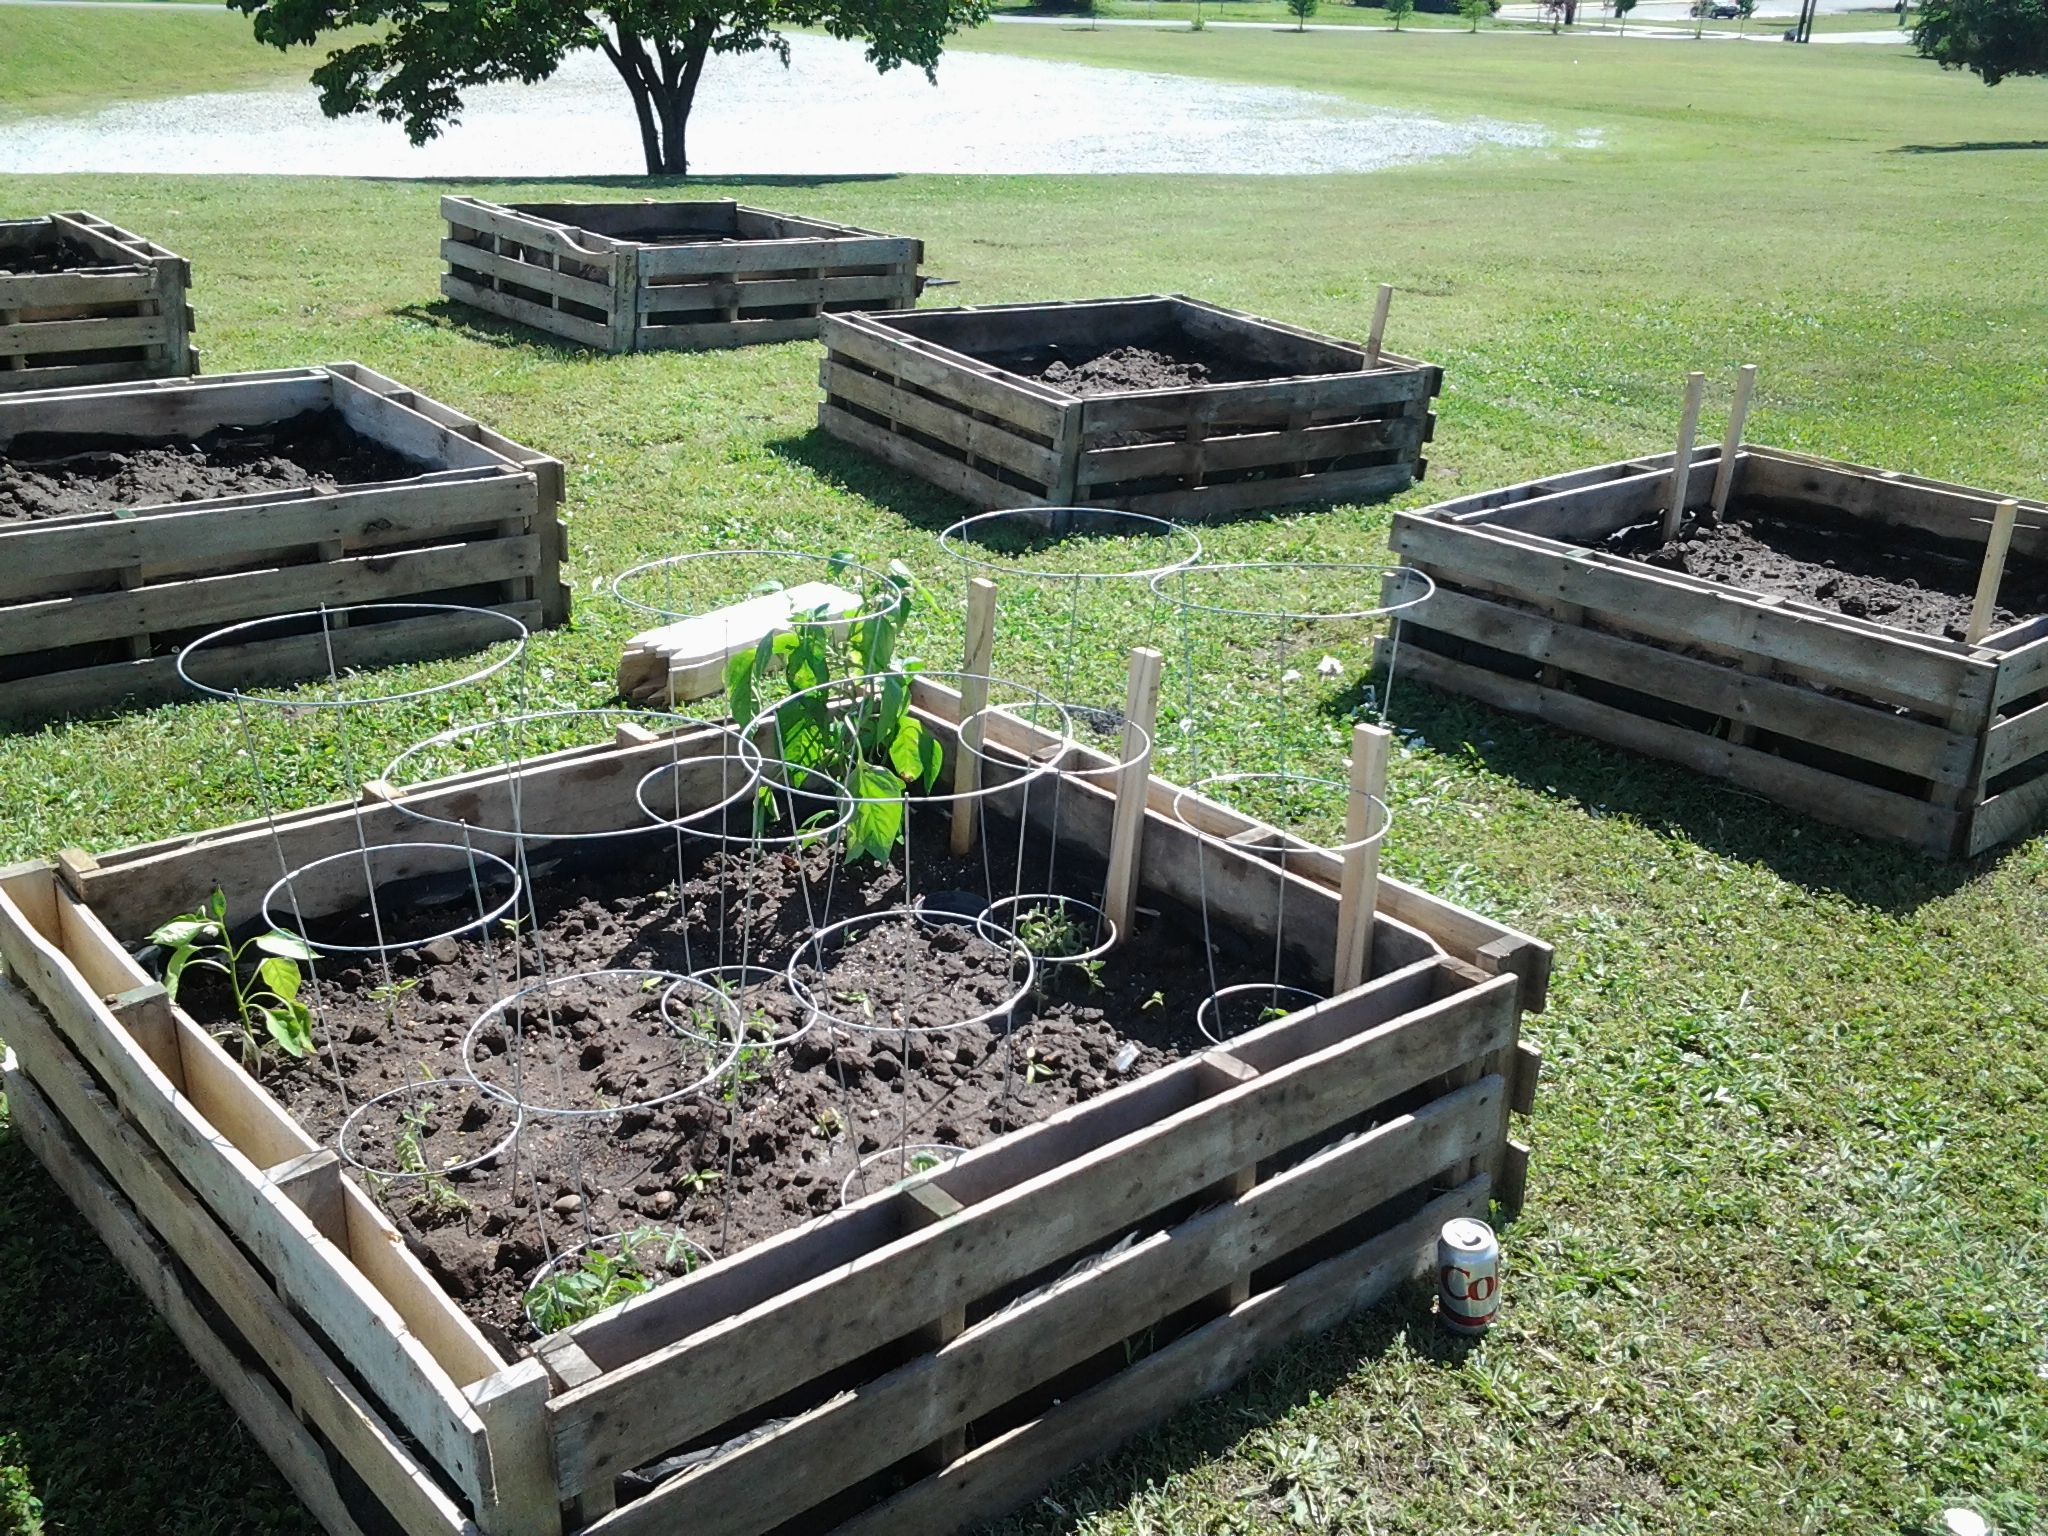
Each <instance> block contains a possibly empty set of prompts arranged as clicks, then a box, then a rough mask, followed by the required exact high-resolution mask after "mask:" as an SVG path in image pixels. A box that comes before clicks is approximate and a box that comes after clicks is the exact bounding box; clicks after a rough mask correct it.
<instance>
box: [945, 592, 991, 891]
mask: <svg viewBox="0 0 2048 1536" xmlns="http://www.w3.org/2000/svg"><path fill="white" fill-rule="evenodd" d="M995 646H996V584H995V583H994V582H992V581H990V580H989V579H988V578H987V577H986V576H977V577H975V578H974V579H973V580H972V581H970V582H968V583H967V649H966V652H965V654H964V655H963V656H962V657H961V661H960V671H961V674H962V675H961V678H960V722H961V726H960V745H959V748H958V750H957V751H955V753H954V754H953V793H954V794H956V795H972V794H973V793H974V791H975V790H976V789H978V788H980V787H981V759H980V757H979V756H977V755H976V754H977V753H978V752H979V751H980V750H981V735H982V731H981V723H980V722H979V721H976V722H975V723H974V724H973V725H972V726H971V727H970V726H969V725H968V724H967V722H968V721H969V720H970V719H971V718H972V717H973V716H975V715H978V714H980V713H981V712H982V711H983V710H984V709H986V708H988V669H989V661H990V658H991V657H992V656H993V655H994V653H995ZM970 745H971V746H972V748H973V750H972V751H970V750H969V747H970ZM977 808H978V807H977V803H976V802H975V801H974V800H971V799H968V800H955V801H954V802H953V840H952V849H953V857H955V858H956V859H957V858H959V857H960V856H961V855H962V854H964V853H966V852H967V851H968V850H969V849H971V848H972V847H973V846H974V821H975V816H974V813H975V811H976V809H977Z"/></svg>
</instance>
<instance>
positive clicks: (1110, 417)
mask: <svg viewBox="0 0 2048 1536" xmlns="http://www.w3.org/2000/svg"><path fill="white" fill-rule="evenodd" d="M1428 396H1429V389H1428V378H1427V375H1426V374H1425V373H1424V371H1422V370H1420V369H1414V370H1411V369H1394V370H1383V371H1381V372H1377V373H1337V374H1318V375H1315V376H1313V377H1310V378H1305V379H1274V380H1270V381H1267V382H1263V383H1251V384H1198V385H1195V386H1193V387H1191V388H1187V389H1155V390H1143V391H1138V392H1134V393H1132V394H1127V395H1124V394H1118V395H1093V396H1090V397H1089V398H1088V399H1086V400H1084V401H1083V402H1082V406H1081V421H1082V441H1083V443H1084V444H1086V445H1093V444H1096V443H1099V442H1100V441H1101V440H1102V438H1103V437H1105V436H1107V435H1108V434H1110V433H1116V432H1159V431H1167V430H1171V429H1172V428H1175V427H1181V426H1185V425H1187V424H1188V423H1189V422H1191V421H1199V422H1209V423H1228V422H1237V423H1253V422H1266V421H1270V422H1273V423H1275V424H1276V425H1277V424H1280V423H1282V422H1285V421H1286V419H1287V417H1288V415H1289V414H1290V413H1291V412H1293V411H1295V410H1298V409H1301V408H1302V407H1308V408H1310V409H1314V410H1323V411H1331V412H1338V411H1346V412H1349V411H1362V410H1367V409H1370V408H1372V407H1375V406H1392V405H1405V404H1407V403H1409V402H1410V401H1414V400H1422V399H1427V398H1428Z"/></svg>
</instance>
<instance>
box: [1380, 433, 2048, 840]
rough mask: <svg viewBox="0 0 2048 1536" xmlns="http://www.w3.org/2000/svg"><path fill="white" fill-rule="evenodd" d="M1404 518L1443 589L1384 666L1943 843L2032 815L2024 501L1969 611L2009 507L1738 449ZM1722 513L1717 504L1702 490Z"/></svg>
mask: <svg viewBox="0 0 2048 1536" xmlns="http://www.w3.org/2000/svg"><path fill="white" fill-rule="evenodd" d="M1673 478H1674V477H1673V456H1672V455H1671V454H1664V455H1660V456H1655V457H1651V458H1646V459H1635V460H1630V461H1628V462H1625V463H1618V464H1606V465H1601V466H1599V467H1597V468H1593V469H1586V470H1579V471H1575V472H1573V473H1570V474H1565V475H1558V476H1553V477H1550V478H1547V479H1543V480H1532V481H1529V482H1527V483H1525V484H1522V485H1516V486H1511V487H1509V488H1507V489H1505V490H1499V491H1489V492H1486V493H1484V494H1481V495H1476V496H1467V497H1462V498H1460V499H1459V500H1457V501H1451V502H1445V503H1443V504H1442V505H1440V506H1436V507H1431V508H1429V509H1427V510H1426V511H1422V512H1417V513H1402V514H1397V515H1396V517H1395V519H1394V531H1393V547H1394V550H1395V552H1396V553H1397V554H1398V556H1399V557H1400V558H1401V559H1402V560H1403V561H1404V562H1406V563H1407V564H1408V565H1409V566H1412V567H1414V568H1415V569H1417V570H1419V571H1422V572H1425V573H1427V574H1428V576H1429V577H1430V578H1431V579H1433V580H1434V581H1435V582H1436V584H1437V593H1436V595H1435V596H1434V597H1432V598H1431V599H1430V600H1429V601H1428V603H1427V604H1425V605H1424V606H1423V607H1421V608H1419V609H1417V610H1416V611H1415V613H1414V614H1413V615H1412V616H1411V617H1410V618H1409V620H1408V622H1407V624H1406V625H1405V627H1404V631H1403V634H1402V640H1403V642H1404V649H1403V651H1402V653H1401V658H1400V664H1401V666H1402V668H1403V669H1404V675H1405V674H1406V673H1407V672H1409V671H1410V670H1411V669H1412V673H1413V675H1414V676H1417V677H1419V678H1421V679H1423V680H1424V681H1426V682H1431V683H1434V684H1436V685H1437V686H1439V687H1442V688H1446V689H1449V690H1451V691H1453V692H1457V693H1464V694H1469V695H1471V696H1472V697H1474V698H1477V699H1481V700H1483V701H1485V702H1486V703H1489V704H1492V705H1495V706H1496V707H1498V708H1502V709H1507V710H1512V711H1514V712H1516V713H1518V714H1524V715H1530V716H1534V717H1536V718H1538V719H1542V720H1547V721H1550V722H1551V723H1553V724H1555V725H1560V726H1563V727H1565V728H1567V729H1569V730H1575V731H1580V732H1583V733H1584V734H1586V735H1589V736H1596V737H1599V738H1600V739H1601V740H1603V741H1609V742H1613V743H1614V744H1616V745H1617V746H1625V747H1630V748H1633V749H1635V750H1636V751H1639V752H1644V753H1647V754H1649V755H1650V756H1653V757H1661V758H1666V759H1668V760H1670V761H1673V762H1678V763H1683V764H1686V765H1687V766H1689V767H1692V768H1696V769H1698V770H1699V771H1701V772H1703V773H1709V774H1712V775H1714V776H1715V777H1717V778H1725V779H1728V780H1730V781H1732V782H1733V783H1735V784H1738V785H1740V786H1741V787H1743V788H1744V789H1748V790H1752V791H1754V792H1755V793H1757V794H1760V795H1763V796H1765V797H1767V798H1769V799H1772V800H1776V801H1778V802H1779V803H1781V804H1784V805H1788V806H1791V807H1792V808H1794V809H1795V810H1800V811H1804V812H1806V813H1807V814H1809V815H1812V816H1817V817H1819V818H1821V819H1822V820H1825V821H1831V822H1836V823H1839V824H1840V825H1842V826H1846V827H1851V828H1854V829H1855V830H1857V831H1859V832H1863V833H1866V834H1869V835H1871V836H1874V837H1880V838H1886V839H1890V840H1893V841H1897V842H1904V843H1910V844H1912V845H1914V846H1916V847H1919V848H1924V849H1926V850H1927V851H1929V852H1931V853H1935V854H1940V855H1964V854H1974V853H1980V852H1982V851H1984V850H1985V849H1988V848H1991V847H1994V846H1996V845H1997V844H1999V843H2002V842H2005V841H2006V840H2008V839H2010V838H2012V837H2015V836H2017V835H2018V834H2020V833H2022V832H2024V831H2026V830H2027V829H2028V828H2029V827H2031V826H2032V825H2033V824H2034V823H2035V821H2036V820H2037V819H2038V818H2039V816H2040V814H2041V812H2042V810H2043V809H2044V808H2048V508H2044V507H2043V506H2042V505H2041V504H2040V503H2038V502H2026V503H2022V504H2021V506H2020V508H2019V516H2018V519H2017V521H2018V528H2017V531H2016V532H2015V533H2014V534H2013V536H2012V543H2011V555H2010V559H2009V562H2008V564H2007V565H2006V567H2005V571H2004V577H2003V581H2002V583H2001V584H2000V587H1999V592H2000V600H1999V606H1998V607H1997V608H1996V610H1995V611H1994V617H1993V618H1992V621H1991V622H1990V624H1989V625H1988V626H1987V628H1986V631H1985V632H1984V633H1983V634H1982V635H1981V637H1980V638H1979V639H1978V640H1976V641H1975V642H1974V643H1972V642H1971V641H1970V640H1968V639H1966V638H1964V636H1965V635H1966V634H1967V633H1968V624H1969V616H1970V613H1971V609H1972V606H1973V599H1974V596H1975V593H1976V590H1977V586H1978V583H1979V578H1980V575H1981V574H1982V567H1983V566H1984V563H1985V555H1986V547H1987V541H1988V539H1989V535H1990V531H1991V526H1992V519H1993V514H1994V512H1995V510H1996V509H1997V507H1998V505H1999V503H2000V501H2001V500H2002V499H2003V498H2001V497H1999V496H1997V495H1994V494H1993V493H1991V492H1988V491H1981V490H1973V489H1971V488H1969V487H1967V486H1960V485H1949V484H1944V483H1942V482H1939V481H1933V480H1923V479H1918V478H1916V477H1913V476H1910V475H1902V474H1895V473H1892V472H1889V471H1884V470H1877V469H1870V468H1867V467H1865V466H1862V465H1858V464H1845V463H1840V462H1837V461H1834V460H1830V459H1820V458H1812V457H1808V456H1806V455H1802V454H1796V453H1788V452H1785V451H1783V450H1781V449H1776V448H1764V447H1757V446H1753V445H1745V446H1743V447H1742V448H1741V449H1740V450H1739V451H1738V452H1737V453H1736V454H1735V455H1734V457H1733V459H1732V461H1731V462H1730V464H1729V465H1728V467H1727V473H1726V475H1725V476H1724V475H1723V473H1722V464H1721V452H1720V450H1718V449H1701V450H1698V451H1697V452H1696V453H1695V454H1694V456H1693V459H1692V461H1691V467H1690V469H1689V471H1688V474H1687V477H1686V481H1685V484H1686V489H1685V492H1684V494H1683V508H1684V521H1683V523H1682V525H1681V526H1680V528H1679V530H1678V536H1677V537H1676V538H1674V539H1667V538H1666V537H1665V528H1664V514H1665V512H1666V510H1667V509H1668V508H1669V507H1670V506H1671V504H1672V499H1673ZM1717 503H1721V504H1724V510H1723V512H1722V513H1721V514H1719V515H1716V514H1715V512H1714V507H1715V505H1716V504H1717Z"/></svg>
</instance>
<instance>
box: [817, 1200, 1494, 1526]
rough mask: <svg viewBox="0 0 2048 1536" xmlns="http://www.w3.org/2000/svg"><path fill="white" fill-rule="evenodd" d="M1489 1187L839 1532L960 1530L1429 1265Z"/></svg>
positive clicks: (1238, 1311) (1164, 1353)
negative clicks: (1446, 1232) (1447, 1233)
mask: <svg viewBox="0 0 2048 1536" xmlns="http://www.w3.org/2000/svg"><path fill="white" fill-rule="evenodd" d="M1489 1192H1490V1184H1489V1182H1488V1180H1487V1178H1486V1176H1485V1175H1483V1174H1482V1175H1481V1176H1479V1177H1478V1178H1475V1179H1471V1180H1468V1181H1467V1182H1466V1183H1464V1184H1462V1185H1460V1186H1459V1187H1458V1188H1457V1189H1455V1190H1453V1191H1451V1192H1450V1193H1449V1194H1446V1195H1443V1196H1441V1197H1439V1198H1438V1199H1436V1200H1434V1201H1432V1202H1431V1203H1430V1204H1429V1205H1427V1206H1425V1207H1424V1208H1423V1209H1422V1210H1421V1211H1419V1212H1417V1213H1416V1214H1415V1215H1414V1216H1413V1217H1411V1218H1410V1219H1409V1220H1407V1221H1404V1222H1402V1223H1401V1224H1400V1225H1399V1226H1398V1227H1395V1228H1394V1229H1393V1230H1391V1231H1389V1232H1386V1233H1384V1234H1382V1235H1381V1236H1378V1237H1375V1238H1372V1239H1370V1240H1369V1241H1367V1242H1364V1243H1361V1244H1360V1245H1359V1246H1357V1247H1356V1248H1352V1249H1350V1250H1348V1251H1346V1252H1345V1253H1342V1254H1339V1255H1338V1256H1337V1257H1335V1258H1332V1259H1328V1260H1326V1261H1324V1262H1323V1263H1321V1264H1318V1265H1316V1266H1315V1267H1314V1268H1312V1269H1308V1270H1304V1271H1303V1272H1302V1273H1301V1274H1299V1275H1296V1276H1294V1277H1293V1278H1292V1279H1289V1280H1286V1281H1284V1282H1282V1283H1281V1284H1280V1285H1278V1286H1275V1287H1273V1288H1272V1289H1271V1290H1267V1291H1263V1292H1261V1293H1260V1294H1258V1295H1255V1296H1253V1297H1252V1298H1251V1299H1250V1300H1249V1301H1247V1302H1245V1303H1244V1304H1243V1305H1241V1306H1238V1307H1236V1308H1233V1309H1232V1310H1231V1311H1230V1312H1229V1313H1228V1314H1227V1315H1225V1316H1223V1317H1220V1318H1218V1319H1217V1320H1216V1321H1215V1322H1212V1323H1208V1324H1205V1325H1204V1326H1203V1327H1201V1328H1198V1329H1196V1330H1195V1331H1194V1332H1193V1333H1190V1334H1187V1335H1186V1336H1184V1337H1182V1338H1179V1339H1176V1340H1175V1341H1174V1342H1173V1343H1171V1344H1169V1345H1167V1346H1166V1347H1165V1348H1164V1349H1161V1350H1159V1351H1157V1352H1156V1353H1154V1354H1150V1355H1147V1356H1145V1357H1144V1358H1143V1359H1141V1360H1138V1361H1137V1362H1135V1363H1134V1364H1132V1365H1130V1366H1128V1367H1126V1368H1125V1369H1123V1370H1121V1371H1118V1372H1117V1373H1116V1374H1114V1375H1113V1376H1111V1377H1110V1378H1109V1379H1108V1380H1107V1381H1105V1382H1103V1383H1102V1384H1101V1385H1099V1386H1095V1387H1091V1388H1089V1389H1087V1390H1086V1391H1083V1392H1079V1393H1076V1394H1075V1395H1073V1396H1071V1397H1068V1398H1066V1399H1064V1400H1063V1401H1061V1402H1059V1403H1057V1404H1055V1405H1054V1406H1053V1407H1052V1408H1049V1409H1047V1410H1046V1412H1045V1413H1043V1414H1041V1415H1040V1416H1039V1417H1037V1418H1035V1419H1033V1420H1031V1421H1030V1422H1029V1423H1027V1424H1023V1425H1020V1426H1019V1427H1018V1428H1016V1429H1013V1430H1010V1431H1008V1432H1007V1433H1005V1434H1002V1435H999V1436H997V1437H996V1438H995V1439H993V1440H991V1441H989V1442H988V1443H987V1444H986V1445H981V1446H977V1447H976V1448H975V1449H974V1450H972V1451H970V1452H968V1454H967V1455H966V1456H964V1457H963V1458H961V1459H960V1460H959V1461H956V1462H954V1463H953V1464H952V1465H950V1466H948V1467H946V1468H945V1469H944V1470H943V1471H941V1472H938V1473H935V1474H933V1475H932V1476H930V1477H927V1478H925V1479H923V1480H922V1481H920V1482H917V1483H913V1484H912V1485H911V1486H910V1487H909V1488H907V1489H905V1490H904V1491H903V1492H901V1493H899V1494H896V1495H895V1496H893V1497H892V1498H889V1499H887V1500H884V1501H883V1502H882V1503H880V1504H878V1505H876V1506H875V1507H874V1508H873V1509H870V1510H867V1511H865V1512H864V1513H862V1514H859V1515H857V1516H855V1517H853V1518H852V1519H850V1520H847V1521H845V1522H843V1523H842V1524H840V1525H838V1526H836V1527H834V1528H833V1531H832V1536H957V1533H958V1532H960V1531H964V1530H971V1529H973V1528H975V1527H976V1526H978V1525H980V1524H981V1523H982V1522H983V1521H985V1520H988V1519H992V1518H994V1517H995V1516H997V1515H1000V1514H1002V1513H1003V1512H1005V1511H1006V1510H1009V1509H1012V1508H1014V1507H1016V1506H1017V1505H1018V1504H1019V1503H1021V1502H1022V1501H1023V1500H1025V1499H1027V1498H1029V1497H1030V1496H1031V1494H1033V1493H1034V1492H1036V1491H1037V1490H1038V1489H1040V1488H1043V1487H1044V1486H1046V1484H1048V1483H1050V1482H1051V1481H1053V1479H1055V1478H1056V1477H1058V1476H1059V1475H1060V1474H1061V1473H1063V1472H1065V1471H1067V1470H1068V1469H1069V1468H1072V1467H1075V1466H1078V1465H1079V1464H1081V1463H1082V1462H1085V1461H1088V1460H1090V1459H1091V1458H1093V1457H1096V1456H1100V1455H1102V1454H1103V1453H1104V1452H1105V1451H1107V1450H1109V1449H1111V1448H1112V1447H1114V1446H1116V1445H1118V1444H1120V1443H1121V1442H1122V1441H1124V1440H1126V1439H1128V1438H1130V1437H1131V1436H1132V1435H1135V1434H1138V1433H1140V1432H1142V1431H1144V1430H1146V1429H1149V1428H1151V1427H1152V1426H1153V1425H1155V1424H1158V1423H1160V1422H1161V1421H1163V1420H1164V1419H1166V1418H1167V1417H1168V1416H1169V1415H1171V1414H1172V1413H1173V1412H1174V1411H1175V1410H1176V1409H1178V1408H1180V1407H1182V1406H1183V1405H1185V1404H1186V1403H1189V1402H1191V1401H1193V1400H1195V1399H1197V1398H1202V1397H1210V1396H1214V1395H1215V1394H1216V1393H1219V1392H1221V1391H1223V1390H1224V1389H1225V1388H1227V1387H1229V1386H1230V1384H1231V1383H1232V1382H1234V1381H1236V1380H1237V1379H1238V1378H1239V1377H1240V1376H1242V1375H1244V1374H1245V1372H1247V1371H1248V1370H1250V1369H1251V1367H1252V1366H1253V1365H1254V1364H1255V1363H1256V1362H1257V1361H1258V1360H1259V1359H1260V1358H1261V1357H1262V1356H1264V1355H1268V1354H1270V1353H1272V1352H1273V1351H1274V1350H1275V1349H1277V1348H1278V1347H1279V1346H1280V1345H1282V1344H1284V1343H1286V1342H1287V1341H1288V1340H1290V1339H1294V1338H1300V1337H1304V1336H1306V1335H1309V1334H1313V1333H1317V1332H1320V1331H1322V1330H1324V1329H1327V1328H1330V1327H1333V1326H1335V1325H1336V1324H1337V1323H1339V1322H1341V1321H1343V1319H1344V1318H1346V1317H1348V1316H1350V1315H1351V1314H1352V1313H1354V1312H1358V1311H1361V1310H1363V1309H1364V1308H1366V1307H1369V1306H1371V1305H1372V1304H1373V1303H1375V1302H1377V1301H1379V1300H1380V1299H1381V1298H1382V1297H1384V1296H1385V1295H1387V1294H1388V1293H1389V1292H1390V1291H1392V1290H1393V1289H1394V1288H1395V1287H1396V1286H1398V1285H1400V1284H1402V1283H1403V1282H1405V1281H1407V1280H1410V1279H1412V1278H1414V1277H1415V1276H1417V1275H1421V1274H1426V1273H1428V1272H1429V1270H1430V1267H1431V1265H1432V1264H1433V1263H1434V1261H1435V1258H1436V1235H1437V1233H1438V1231H1439V1230H1441V1228H1442V1226H1443V1224H1444V1223H1445V1222H1446V1221H1449V1220H1450V1219H1451V1218H1453V1217H1455V1216H1471V1215H1479V1216H1483V1215H1485V1214H1486V1210H1487V1201H1488V1196H1489Z"/></svg>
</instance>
